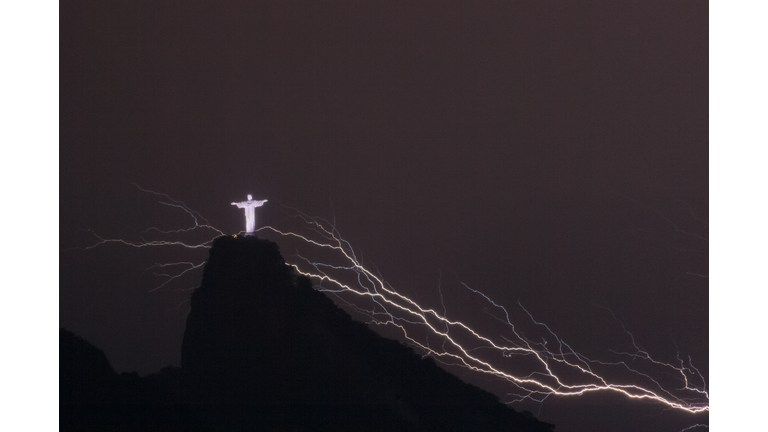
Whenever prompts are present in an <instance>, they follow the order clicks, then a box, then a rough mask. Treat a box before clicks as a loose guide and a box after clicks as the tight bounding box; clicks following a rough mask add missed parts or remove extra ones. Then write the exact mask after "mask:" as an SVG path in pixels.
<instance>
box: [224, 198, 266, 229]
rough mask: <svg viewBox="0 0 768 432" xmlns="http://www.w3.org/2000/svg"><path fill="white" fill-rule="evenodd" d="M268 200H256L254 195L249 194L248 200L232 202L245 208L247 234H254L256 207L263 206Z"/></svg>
mask: <svg viewBox="0 0 768 432" xmlns="http://www.w3.org/2000/svg"><path fill="white" fill-rule="evenodd" d="M265 202H267V200H262V201H254V200H253V197H252V196H251V195H250V194H248V201H243V202H237V203H232V205H236V206H238V207H239V208H244V209H245V235H253V231H254V230H255V229H256V207H261V206H263V205H264V203H265Z"/></svg>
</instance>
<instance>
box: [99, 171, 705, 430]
mask: <svg viewBox="0 0 768 432" xmlns="http://www.w3.org/2000/svg"><path fill="white" fill-rule="evenodd" d="M136 187H138V188H139V189H140V190H142V191H144V192H147V193H151V194H156V195H158V196H161V197H163V198H164V199H166V200H167V201H169V202H165V201H163V202H161V204H163V205H167V206H172V207H176V208H179V209H180V210H182V211H184V212H185V213H187V214H188V215H189V216H190V217H191V218H192V219H193V224H194V225H193V226H192V227H190V228H187V229H182V230H174V231H163V230H160V229H158V228H154V227H153V228H150V229H148V230H147V231H145V233H149V232H157V233H161V234H178V233H181V232H188V231H191V230H208V231H210V232H211V233H212V237H211V238H210V239H208V240H206V241H202V242H194V243H186V242H183V241H178V240H173V241H167V240H152V241H147V240H144V239H142V240H141V241H128V240H122V239H106V238H102V237H100V236H99V235H97V234H96V233H95V232H93V231H90V232H91V233H92V234H93V235H94V236H95V237H96V238H97V239H98V242H97V243H95V244H93V245H91V246H88V247H86V248H85V249H93V248H95V247H98V246H100V245H103V244H106V243H121V244H124V245H126V246H131V247H135V248H145V247H160V246H181V247H184V248H188V249H201V248H210V247H211V244H212V243H213V241H214V240H215V238H216V237H218V236H221V235H225V234H224V233H223V232H222V231H221V230H219V229H217V228H214V227H212V226H211V225H210V224H209V223H208V222H207V221H206V220H205V218H203V217H202V216H201V215H200V214H199V213H197V212H195V211H193V210H191V209H190V208H189V207H188V206H186V205H185V204H184V203H182V202H181V201H177V200H174V199H172V198H170V197H169V196H167V195H165V194H161V193H157V192H153V191H149V190H146V189H142V188H141V187H139V186H138V185H136ZM289 210H290V211H291V212H293V214H291V216H292V217H295V218H298V219H300V220H301V222H302V224H303V231H306V233H298V232H293V231H285V230H281V229H278V228H275V227H272V226H264V227H261V228H258V229H257V230H256V232H264V233H272V234H274V235H277V236H278V238H280V237H283V238H290V239H293V240H297V241H298V243H299V244H301V245H302V248H303V249H302V253H299V252H298V251H297V252H296V254H295V256H294V257H295V258H296V260H295V262H287V265H289V266H291V267H292V268H293V269H294V270H295V271H296V272H297V273H298V274H301V275H304V276H307V277H309V278H310V279H312V280H313V281H314V283H315V289H316V290H318V291H322V292H325V293H326V294H328V295H330V296H334V297H335V298H337V299H338V300H339V301H340V302H342V303H343V304H345V305H346V306H348V307H349V308H350V309H352V310H354V311H355V312H357V313H360V314H362V315H363V316H366V317H367V318H368V321H367V322H368V324H370V325H372V326H389V327H393V328H395V329H397V330H398V331H399V332H400V333H401V334H402V336H403V338H404V339H405V340H407V341H408V342H409V343H410V344H411V345H412V347H415V348H417V349H418V350H421V351H422V352H423V353H424V355H425V356H431V357H432V358H434V359H435V360H436V361H438V362H441V363H443V364H444V365H446V366H449V367H455V366H458V367H461V368H466V369H468V370H470V371H473V372H474V373H478V374H483V375H487V376H490V377H493V378H496V379H500V380H503V381H504V382H506V383H508V385H509V389H510V390H509V393H508V397H509V398H510V399H509V402H508V403H516V402H521V401H525V400H533V401H536V402H543V401H544V400H545V399H547V398H549V397H572V396H578V395H584V394H587V393H593V392H603V393H611V394H616V395H620V396H622V397H627V398H631V399H638V400H650V401H654V402H656V403H659V404H661V405H662V406H665V407H666V408H668V409H673V410H680V411H684V412H688V413H692V414H696V413H703V412H708V411H709V393H708V390H707V382H706V380H705V378H704V376H703V375H702V374H701V372H700V371H699V370H698V369H697V368H696V367H695V366H694V365H693V363H692V361H691V359H690V357H688V358H687V360H684V359H683V358H681V356H680V354H679V353H677V355H676V362H674V363H672V362H663V361H659V360H656V359H654V358H652V357H651V355H650V354H649V353H648V352H647V351H645V350H643V349H642V348H641V347H640V346H639V345H638V344H637V343H636V341H635V338H634V336H633V335H632V333H630V332H629V331H628V330H627V329H626V328H625V326H624V324H623V323H621V321H619V320H618V319H617V318H616V316H615V315H614V314H613V312H611V311H610V310H608V309H606V310H608V311H609V312H610V313H611V315H612V316H613V318H614V319H615V320H616V321H617V322H618V323H619V324H620V326H621V328H622V330H623V332H624V334H625V335H626V338H627V340H628V344H629V345H630V346H631V349H630V350H627V351H614V350H612V351H610V352H611V353H612V354H614V355H615V356H616V358H614V359H612V360H611V361H608V360H600V359H592V358H588V357H587V356H585V355H583V354H581V353H579V352H578V351H577V350H575V349H574V348H572V347H571V345H570V344H568V343H566V341H564V340H563V339H562V338H560V337H559V336H558V335H557V334H556V333H555V331H553V330H552V329H551V328H550V327H549V326H547V325H546V324H545V323H542V322H539V321H537V320H536V319H535V318H534V316H533V314H531V313H530V312H529V311H528V310H527V309H525V308H524V307H523V305H522V304H518V305H517V306H518V307H519V309H520V311H521V312H520V313H518V314H517V315H515V314H514V313H510V311H508V310H507V308H506V307H504V306H503V305H501V304H499V303H497V302H496V301H494V300H493V299H491V298H490V297H489V296H488V295H486V294H485V293H483V292H482V291H480V290H478V289H475V288H472V287H470V286H469V285H467V284H465V283H464V282H461V286H463V287H464V288H465V289H466V290H467V291H468V292H469V293H471V295H473V296H476V297H477V298H478V299H479V301H480V302H483V303H485V304H487V308H489V309H485V312H486V313H487V314H488V315H490V316H491V317H493V319H494V320H495V321H498V322H499V323H501V324H502V326H503V328H504V329H505V333H504V334H499V335H491V334H483V333H481V332H480V331H479V330H478V329H477V327H474V328H473V327H472V326H471V325H470V324H468V323H465V322H463V321H460V320H453V319H449V318H448V317H447V308H446V305H445V302H444V299H443V290H442V287H441V286H439V287H438V289H439V293H440V302H441V306H442V308H441V311H438V310H436V309H434V308H429V307H427V306H424V305H420V304H418V303H417V301H416V300H414V299H412V298H410V297H408V296H406V295H405V294H403V291H402V290H400V291H398V290H396V289H394V288H393V287H392V286H391V285H390V284H389V283H387V282H386V281H385V280H384V278H383V277H382V276H380V275H377V274H376V273H374V272H373V271H371V270H370V269H369V268H367V267H365V266H364V265H363V263H362V260H361V259H360V258H358V255H357V253H356V252H355V250H354V248H353V247H352V245H351V244H350V243H349V242H348V241H346V240H344V239H343V238H342V237H341V235H340V234H339V232H338V230H337V229H336V224H335V221H334V222H330V221H327V220H325V219H321V218H313V217H310V216H308V215H306V214H304V213H302V212H300V211H298V210H297V209H292V208H289ZM201 221H202V223H201ZM303 231H302V232H303ZM310 254H315V255H318V254H319V255H322V256H323V257H324V258H323V260H316V259H312V258H310V257H309V255H310ZM203 265H204V262H202V263H193V262H176V263H166V264H157V265H155V266H153V267H152V268H162V269H169V270H171V269H176V272H175V273H174V272H169V273H157V275H158V276H159V277H164V278H166V280H165V281H164V282H163V283H162V284H161V285H159V286H158V287H156V288H154V289H153V290H152V291H155V290H158V289H160V288H163V287H164V286H167V284H169V283H171V282H172V281H174V280H177V279H178V278H179V277H180V276H182V275H184V274H187V273H189V272H193V271H197V270H199V269H200V268H201V267H202V266H203ZM179 269H180V270H179ZM441 281H442V275H441ZM440 283H442V282H440ZM491 311H495V312H493V313H492V312H491ZM520 317H522V318H523V319H524V320H525V321H526V322H527V323H528V325H530V324H532V325H533V328H534V329H537V330H538V331H539V333H537V335H536V336H535V337H534V336H531V335H526V334H524V333H523V332H522V331H521V330H520V329H519V326H518V327H516V326H515V324H514V323H513V318H514V319H520ZM430 337H431V338H432V340H433V341H435V340H437V341H440V343H438V344H436V343H430V342H429V340H430ZM668 381H671V384H670V383H669V382H668ZM702 426H703V427H706V425H701V424H696V425H693V426H690V427H689V428H688V429H692V428H696V427H702Z"/></svg>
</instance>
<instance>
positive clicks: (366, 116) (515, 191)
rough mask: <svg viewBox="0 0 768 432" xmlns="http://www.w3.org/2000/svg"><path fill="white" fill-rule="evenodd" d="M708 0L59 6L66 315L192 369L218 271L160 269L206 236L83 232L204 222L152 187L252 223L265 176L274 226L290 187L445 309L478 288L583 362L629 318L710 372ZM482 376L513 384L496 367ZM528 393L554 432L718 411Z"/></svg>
mask: <svg viewBox="0 0 768 432" xmlns="http://www.w3.org/2000/svg"><path fill="white" fill-rule="evenodd" d="M708 14H709V11H708V5H707V3H706V2H694V1H673V2H670V1H621V2H617V1H578V2H573V1H559V2H543V1H530V2H518V1H483V2H477V1H473V2H445V1H417V2H416V1H387V2H378V1H359V0H358V1H332V2H325V1H323V2H317V1H312V2H310V1H303V2H292V1H273V2H263V1H229V2H225V3H224V4H219V3H211V2H183V1H163V2H157V1H130V2H97V1H82V2H69V3H62V4H61V5H60V34H59V37H60V63H59V74H60V96H59V97H60V105H59V107H60V117H59V119H60V125H59V130H60V132H59V133H60V135H59V140H60V144H59V145H60V148H59V152H60V163H59V170H60V171H59V181H60V184H59V200H60V204H59V212H60V214H59V242H60V248H61V253H60V257H59V259H60V261H59V266H60V267H59V284H60V287H59V325H60V326H62V327H66V328H67V329H69V330H71V331H73V332H75V333H77V334H79V335H81V336H82V337H84V338H85V339H87V340H88V341H90V342H92V343H94V344H95V345H97V346H98V347H100V348H101V349H103V350H104V351H105V353H106V355H107V357H108V359H109V360H110V362H111V364H112V366H113V367H114V368H115V369H116V370H117V371H119V372H125V371H138V372H139V373H140V374H142V375H144V374H148V373H152V372H156V371H158V370H159V369H160V368H161V367H163V366H167V365H177V366H178V365H179V362H180V347H181V339H182V335H183V331H184V324H185V320H186V314H187V312H188V305H187V304H186V303H184V302H185V300H187V299H188V298H189V295H190V292H191V291H190V289H191V288H194V287H195V286H197V284H198V283H199V277H200V274H201V273H199V272H198V273H195V274H194V275H187V276H188V277H187V278H180V279H179V280H177V281H174V283H172V284H168V285H166V286H164V287H163V288H161V289H158V290H154V291H153V289H154V288H156V287H157V286H158V285H159V284H161V283H162V282H163V281H164V279H162V278H161V277H156V276H153V275H152V273H153V271H155V270H147V268H148V267H150V266H152V265H153V264H155V263H162V262H176V261H195V262H201V261H203V260H205V257H206V254H207V252H206V251H204V250H203V251H192V252H190V251H187V250H183V249H181V248H164V249H157V250H150V249H135V248H130V247H127V246H123V245H118V244H107V245H104V246H102V247H99V248H95V249H89V250H81V249H71V248H78V247H80V248H82V247H86V246H90V245H92V244H94V243H96V242H97V241H98V239H97V238H96V237H94V236H93V235H92V234H91V233H89V232H87V231H84V230H93V231H95V232H96V233H97V234H98V235H100V236H103V237H105V238H124V239H128V240H140V239H141V238H142V237H144V238H148V237H150V236H151V235H152V234H151V233H145V232H144V231H145V230H146V229H147V228H149V227H152V226H156V227H158V228H161V229H179V228H185V227H189V226H190V225H191V224H193V221H192V219H191V218H190V217H189V215H187V214H186V213H184V212H183V211H179V210H178V209H176V208H172V207H168V206H164V205H161V204H158V197H157V196H154V195H152V194H147V193H144V192H142V191H141V190H139V189H138V188H137V187H136V186H135V185H133V184H132V183H136V184H138V185H139V186H140V187H141V188H144V189H148V190H152V191H157V192H161V193H164V194H168V195H169V196H171V197H172V198H174V199H177V200H181V201H183V202H184V203H185V204H186V205H188V206H189V207H190V208H192V209H194V210H196V211H198V212H199V213H200V214H202V215H203V216H204V217H205V218H206V219H207V220H208V221H209V222H210V224H211V225H213V226H215V227H217V228H219V229H221V230H222V231H224V232H226V233H230V234H235V233H237V232H238V231H240V230H242V229H243V223H244V220H243V219H244V218H243V214H242V210H239V209H237V208H235V207H234V206H231V205H230V203H231V202H233V201H242V200H245V197H246V194H249V193H250V194H253V196H254V199H268V200H269V202H268V203H267V204H266V205H265V206H264V207H261V208H259V209H258V211H257V217H258V219H257V220H258V224H259V225H266V224H269V225H272V226H275V227H277V228H280V227H285V228H286V229H290V228H291V227H293V226H294V225H295V224H296V219H295V218H291V217H290V215H291V214H292V210H290V209H289V207H293V208H296V209H299V210H300V211H302V212H304V213H306V214H309V215H312V216H317V217H322V218H325V219H328V220H335V223H336V228H337V229H338V230H339V231H340V232H341V234H342V236H343V237H344V238H345V239H346V240H348V241H349V242H350V243H351V244H352V245H353V246H354V247H355V248H356V250H357V251H359V252H361V253H362V256H363V258H364V261H365V263H366V264H369V265H371V266H372V267H373V268H375V269H376V271H377V272H379V273H380V274H382V275H383V276H384V278H385V279H386V280H387V281H388V282H389V283H390V284H391V285H392V286H393V287H396V288H397V289H398V290H402V292H404V293H407V294H408V295H410V296H413V297H414V298H416V299H418V301H419V302H422V303H423V304H425V305H428V306H433V307H437V306H440V305H441V300H440V293H441V292H442V294H443V296H444V303H445V307H446V310H447V313H448V314H449V315H450V314H451V313H452V311H455V312H453V313H456V314H457V315H459V314H473V313H476V314H477V316H478V317H483V316H485V317H488V315H487V314H485V313H484V312H483V311H482V309H481V308H478V309H477V311H476V312H472V311H471V310H467V309H466V308H467V305H465V304H464V303H462V302H460V301H458V300H455V301H452V299H458V298H461V295H464V294H465V291H462V292H461V293H459V291H461V290H464V289H463V288H462V287H461V286H460V283H459V282H464V283H466V284H467V285H468V286H470V287H472V288H474V289H477V290H480V291H482V292H484V293H485V294H487V295H488V296H490V297H491V298H493V299H494V300H495V301H496V302H497V303H499V304H503V305H504V306H505V307H507V309H508V310H509V311H510V313H512V312H514V314H515V316H517V317H518V318H519V319H521V320H523V321H524V320H526V319H528V318H527V316H526V315H524V313H523V315H521V312H522V311H521V309H519V307H518V302H520V304H522V305H523V306H524V307H525V308H526V309H527V310H528V311H529V312H531V314H533V316H534V317H535V318H536V319H537V320H538V321H541V322H545V323H546V324H547V325H548V326H549V327H550V328H551V329H552V330H553V331H555V332H556V333H557V334H558V335H559V336H560V337H562V338H563V339H564V340H565V341H567V342H568V343H569V344H570V345H571V346H572V347H573V348H574V349H576V350H578V351H581V352H583V353H584V354H585V355H587V356H589V357H593V358H601V357H602V356H603V355H606V354H610V353H609V351H608V350H609V349H614V350H618V351H621V350H626V349H627V346H626V343H627V338H626V335H625V334H624V333H623V331H622V324H623V326H624V327H625V328H626V329H627V330H628V331H630V332H632V334H633V335H634V338H635V340H636V341H637V343H638V344H639V345H641V346H642V347H643V348H644V349H645V350H646V351H648V352H649V353H650V354H651V355H652V356H657V357H658V358H659V359H661V360H663V361H675V356H676V354H677V352H678V351H679V353H680V355H681V357H684V358H687V356H690V357H691V359H692V362H693V364H694V365H695V366H696V367H697V368H698V369H699V370H700V371H701V373H702V374H703V375H704V377H706V378H708V377H709V320H708V309H709V297H708V296H709V278H708V275H709V241H708V238H709V223H708V220H709V175H708V172H709V156H710V155H709V147H708V140H709V133H708V121H709V118H708V110H709V100H708V98H709V91H708V86H709V81H708V80H709V75H708V61H709V57H708V49H709V42H708V38H709V35H708V24H709V22H708ZM161 200H162V199H161ZM267 237H269V236H267ZM269 238H272V237H269ZM274 240H275V241H277V242H278V244H281V243H280V242H281V240H280V238H277V237H275V238H274ZM281 249H282V252H283V254H284V256H285V257H286V259H290V258H291V257H292V256H293V254H294V253H295V252H296V251H295V250H294V249H290V248H289V247H288V245H285V246H283V244H281ZM440 307H442V306H440ZM609 310H610V311H609ZM611 312H612V313H613V315H615V317H616V318H617V319H618V320H617V319H614V318H613V317H612V314H611ZM488 319H491V320H492V319H493V318H490V317H488ZM513 320H514V319H513ZM619 320H620V322H619ZM621 344H625V345H621ZM462 377H463V376H462ZM464 378H465V379H467V380H474V381H472V382H473V383H474V384H476V385H479V386H481V387H483V386H484V388H486V389H488V390H489V391H493V392H495V393H496V394H497V395H498V396H499V397H500V398H501V400H502V401H505V390H504V387H503V386H502V385H499V383H498V382H495V381H488V380H484V379H483V378H480V379H476V378H472V377H469V376H467V377H464ZM513 407H515V408H516V409H528V410H530V411H532V412H533V413H534V414H536V415H538V416H539V417H540V418H541V419H542V420H544V421H547V422H551V423H555V424H556V425H557V430H558V431H561V432H562V431H581V430H592V431H600V430H619V429H620V430H680V429H682V428H684V427H686V426H689V425H692V424H696V423H706V422H707V420H708V417H707V415H706V414H705V415H698V416H692V415H689V414H686V413H677V412H670V411H669V410H666V409H665V407H664V406H662V405H660V404H654V403H649V402H636V401H629V400H627V399H626V398H622V397H619V396H616V395H598V396H584V397H580V398H569V399H564V398H557V399H556V398H552V399H548V400H546V401H545V402H544V403H542V404H521V405H513ZM628 419H630V420H631V421H628ZM633 428H635V429H633ZM699 430H704V429H703V428H701V429H699Z"/></svg>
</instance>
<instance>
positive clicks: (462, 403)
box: [59, 237, 553, 431]
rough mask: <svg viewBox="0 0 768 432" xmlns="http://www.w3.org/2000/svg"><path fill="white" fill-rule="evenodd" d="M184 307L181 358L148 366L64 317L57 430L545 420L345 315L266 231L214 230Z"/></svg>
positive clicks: (528, 426)
mask: <svg viewBox="0 0 768 432" xmlns="http://www.w3.org/2000/svg"><path fill="white" fill-rule="evenodd" d="M191 306H192V309H191V311H190V313H189V317H188V318H187V328H186V332H185V333H184V341H183V346H182V357H181V368H174V367H167V368H164V369H162V370H161V371H160V372H159V373H157V374H153V375H150V376H147V377H144V378H139V377H138V376H137V375H136V374H122V375H117V374H116V373H115V372H114V371H113V370H112V368H111V367H110V366H109V363H108V362H107V360H106V357H104V354H103V353H102V352H101V351H100V350H98V349H97V348H95V347H94V346H92V345H90V344H89V343H88V342H86V341H84V340H82V339H80V338H79V337H77V336H75V335H73V334H71V333H69V332H67V331H66V330H61V335H60V348H59V350H60V352H59V356H60V399H61V400H60V426H61V430H179V431H182V430H281V431H282V430H296V431H318V430H329V431H330V430H333V431H345V430H346V431H363V430H366V431H451V430H455V431H550V430H552V428H553V426H552V425H549V424H546V423H542V422H540V421H538V420H536V419H535V418H533V417H532V416H531V415H530V414H529V413H524V414H521V413H518V412H516V411H514V410H512V409H510V408H508V407H507V406H506V405H504V404H501V403H500V402H499V401H498V399H497V398H496V397H495V396H494V395H492V394H490V393H488V392H485V391H483V390H481V389H479V388H477V387H475V386H472V385H470V384H466V383H464V382H463V381H461V380H460V379H459V378H457V377H455V376H453V375H451V374H449V373H447V372H445V371H444V370H443V369H441V368H439V367H438V366H437V365H436V364H435V363H434V361H433V360H432V359H429V358H426V359H424V358H422V357H421V356H419V355H417V354H416V353H415V352H414V351H413V350H412V349H410V348H409V347H407V346H404V345H403V344H402V343H400V342H397V341H393V340H389V339H386V338H383V337H380V336H379V335H377V334H376V333H375V332H373V331H372V330H370V329H369V328H368V327H367V326H366V325H364V324H362V323H359V322H357V321H354V320H352V318H351V317H350V316H349V315H348V314H347V313H346V312H344V311H343V310H342V309H340V308H339V307H337V306H336V305H335V304H334V303H333V302H332V301H331V300H330V299H329V298H328V297H326V296H325V295H324V294H323V293H321V292H318V291H315V290H314V289H313V288H312V283H311V281H310V280H309V279H307V278H305V277H302V276H299V275H297V274H296V273H295V272H293V271H292V269H291V267H289V266H287V265H285V263H284V261H283V258H282V256H281V255H280V252H279V250H278V247H277V245H276V244H275V243H273V242H270V241H267V240H261V239H258V238H256V237H245V238H231V237H220V238H218V239H217V240H216V241H215V242H214V244H213V247H212V248H211V252H210V257H209V259H208V262H207V264H206V266H205V272H204V274H203V282H202V285H201V286H200V287H199V288H198V289H196V290H195V292H194V293H193V294H192V299H191Z"/></svg>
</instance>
